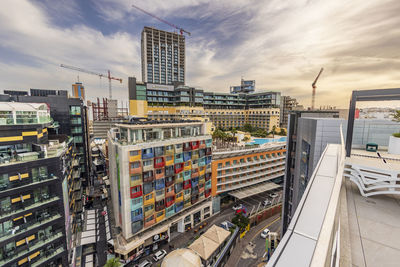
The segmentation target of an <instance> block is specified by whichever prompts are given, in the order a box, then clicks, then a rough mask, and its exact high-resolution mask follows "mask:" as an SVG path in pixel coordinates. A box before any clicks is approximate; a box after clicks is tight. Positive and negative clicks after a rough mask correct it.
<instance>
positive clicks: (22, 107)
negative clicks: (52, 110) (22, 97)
mask: <svg viewBox="0 0 400 267" xmlns="http://www.w3.org/2000/svg"><path fill="white" fill-rule="evenodd" d="M39 110H44V111H47V110H48V106H47V104H46V103H21V102H0V111H39Z"/></svg>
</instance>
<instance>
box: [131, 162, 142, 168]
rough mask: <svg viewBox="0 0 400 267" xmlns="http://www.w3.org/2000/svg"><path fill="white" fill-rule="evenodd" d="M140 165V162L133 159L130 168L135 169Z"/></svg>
mask: <svg viewBox="0 0 400 267" xmlns="http://www.w3.org/2000/svg"><path fill="white" fill-rule="evenodd" d="M139 167H140V162H139V161H135V162H132V163H131V169H136V168H139Z"/></svg>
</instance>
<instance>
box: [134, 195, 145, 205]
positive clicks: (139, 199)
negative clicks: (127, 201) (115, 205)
mask: <svg viewBox="0 0 400 267" xmlns="http://www.w3.org/2000/svg"><path fill="white" fill-rule="evenodd" d="M142 202H143V200H142V197H137V198H134V199H132V205H134V206H135V205H139V204H142Z"/></svg>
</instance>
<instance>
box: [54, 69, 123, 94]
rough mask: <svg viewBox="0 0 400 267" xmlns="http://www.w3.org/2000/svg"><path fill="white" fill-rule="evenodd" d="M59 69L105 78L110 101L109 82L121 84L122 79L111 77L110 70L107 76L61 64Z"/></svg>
mask: <svg viewBox="0 0 400 267" xmlns="http://www.w3.org/2000/svg"><path fill="white" fill-rule="evenodd" d="M60 67H62V68H66V69H70V70H76V71H79V72H84V73H87V74H92V75H96V76H99V77H100V78H107V79H108V94H109V96H110V99H112V92H111V91H112V90H111V80H116V81H119V82H120V83H122V79H121V78H116V77H112V76H111V72H110V70H108V73H107V74H102V73H98V72H94V71H90V70H85V69H82V68H77V67H73V66H68V65H65V64H61V65H60Z"/></svg>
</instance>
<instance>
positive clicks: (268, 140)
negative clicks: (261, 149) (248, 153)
mask: <svg viewBox="0 0 400 267" xmlns="http://www.w3.org/2000/svg"><path fill="white" fill-rule="evenodd" d="M253 140H254V141H253V142H248V143H246V144H255V145H262V144H265V143H275V142H286V136H282V137H280V138H254V139H253Z"/></svg>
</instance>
